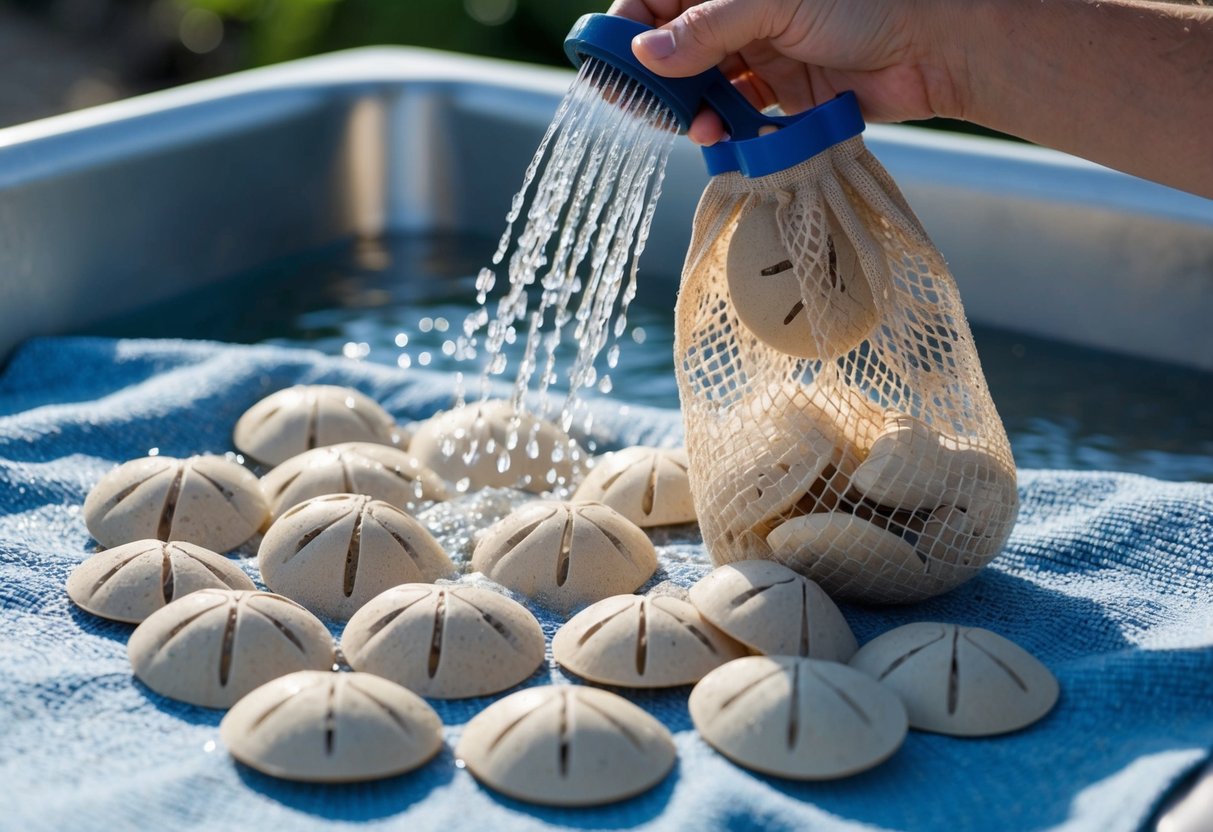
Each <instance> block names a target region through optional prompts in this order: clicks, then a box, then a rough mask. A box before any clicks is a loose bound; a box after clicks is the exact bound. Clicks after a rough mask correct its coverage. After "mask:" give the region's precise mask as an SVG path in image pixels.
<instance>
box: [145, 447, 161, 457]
mask: <svg viewBox="0 0 1213 832" xmlns="http://www.w3.org/2000/svg"><path fill="white" fill-rule="evenodd" d="M147 455H148V456H160V449H159V448H148V449H147Z"/></svg>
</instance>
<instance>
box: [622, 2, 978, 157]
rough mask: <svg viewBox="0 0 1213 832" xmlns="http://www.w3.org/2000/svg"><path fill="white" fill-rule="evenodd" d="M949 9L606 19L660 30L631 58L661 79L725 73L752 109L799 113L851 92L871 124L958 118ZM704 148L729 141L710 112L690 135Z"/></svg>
mask: <svg viewBox="0 0 1213 832" xmlns="http://www.w3.org/2000/svg"><path fill="white" fill-rule="evenodd" d="M948 9H950V7H947V6H946V2H944V1H943V0H862V1H861V0H850V2H845V0H615V2H614V4H613V5H612V6H611V9H610V13H611V14H616V15H620V16H622V17H627V18H631V19H632V20H637V21H639V22H641V23H646V24H648V25H651V26H658V27H660V28H659V29H656V30H654V31H653V32H645V33H643V34H641V35H638V36H637V37H636V38H635V39H634V40H633V41H632V50H633V52H634V53H635V55H636V57H637V58H638V59H639V60H640V61H641V63H643V64H644V65H645V66H646V67H648V68H649V69H651V70H652V71H653V72H656V73H657V74H659V75H665V76H673V77H683V76H687V75H695V74H697V73H699V72H702V71H704V70H705V69H708V68H709V67H711V66H713V65H719V67H720V69H721V71H722V72H723V73H724V74H725V76H726V77H727V78H729V80H730V81H732V82H733V85H734V86H735V87H737V89H738V90H739V91H740V92H741V93H742V94H743V95H745V97H746V98H747V99H748V100H749V101H750V103H752V104H753V105H754V106H755V107H757V108H759V109H762V108H765V107H768V106H770V105H772V104H779V105H780V106H781V107H782V109H783V110H784V112H786V113H788V114H795V113H799V112H802V111H804V110H807V109H809V108H810V107H813V106H815V105H817V104H821V103H824V102H826V101H829V100H830V99H832V98H833V97H834V96H835V95H837V94H838V93H840V92H843V91H845V90H852V91H854V92H855V95H856V97H857V98H858V99H859V103H860V107H861V109H862V110H863V114H864V117H865V118H866V119H867V120H869V121H904V120H908V119H923V118H930V117H931V116H935V115H952V114H955V113H957V112H958V111H959V103H958V102H959V96H958V93H957V84H956V81H955V78H956V77H957V73H954V72H953V70H952V69H951V68H950V66H949V60H948V59H949V58H951V55H948V54H946V53H947V52H948V50H947V49H945V48H944V46H945V45H946V43H947V41H946V40H945V39H943V38H941V37H940V36H939V32H940V30H941V29H942V28H943V27H942V26H940V22H941V21H944V20H946V16H947V11H948ZM689 135H690V137H691V139H692V140H693V141H695V142H698V143H699V144H713V143H715V142H717V141H719V140H720V139H722V138H726V135H725V132H724V126H723V124H722V123H721V121H720V117H719V116H718V115H717V114H716V113H715V112H713V111H711V110H707V109H705V110H704V111H702V112H701V113H700V114H699V115H698V116H697V117H696V118H695V121H694V123H693V124H692V125H691V129H690V131H689Z"/></svg>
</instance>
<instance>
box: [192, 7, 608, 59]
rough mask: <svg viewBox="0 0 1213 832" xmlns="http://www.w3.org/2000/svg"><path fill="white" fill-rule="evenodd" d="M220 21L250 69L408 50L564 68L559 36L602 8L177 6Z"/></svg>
mask: <svg viewBox="0 0 1213 832" xmlns="http://www.w3.org/2000/svg"><path fill="white" fill-rule="evenodd" d="M177 2H178V4H179V5H180V6H181V7H182V8H183V9H191V8H197V9H204V10H206V11H209V12H212V13H214V14H216V15H219V16H220V17H221V18H223V19H224V20H225V22H226V24H227V27H226V28H227V31H228V34H229V36H231V37H236V38H239V39H240V40H241V41H242V43H243V45H244V47H245V55H246V60H247V62H248V63H249V64H267V63H275V62H277V61H283V60H289V59H291V58H298V57H302V56H304V55H310V54H314V53H317V52H327V51H331V50H333V49H342V48H348V47H354V46H365V45H369V44H408V45H411V46H426V47H431V48H434V49H446V50H451V51H456V52H470V53H475V54H478V55H488V56H493V57H500V58H513V59H516V60H524V61H533V62H539V63H550V64H556V65H563V64H564V63H565V61H564V53H563V51H562V50H563V42H564V35H565V33H566V32H568V30H569V27H570V26H572V24H573V21H574V20H576V19H577V17H578V16H579V15H581V14H584V13H586V12H592V11H604V10H605V7H606V0H177Z"/></svg>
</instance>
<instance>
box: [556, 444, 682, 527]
mask: <svg viewBox="0 0 1213 832" xmlns="http://www.w3.org/2000/svg"><path fill="white" fill-rule="evenodd" d="M688 464H689V463H688V462H687V452H686V451H685V450H683V449H681V448H650V447H646V446H642V445H637V446H634V447H631V448H624V449H623V450H621V451H616V452H615V453H611V454H606V455H604V456H602V457H600V458H599V459H598V461H597V464H596V465H595V466H594V468H593V469H592V470H591V471H590V473H589V474H587V475H586V478H585V480H583V481H582V483H581V485H580V486H578V487H577V491H576V493H574V495H573V499H575V500H593V501H596V502H600V503H602V504H604V505H608V506H610V507H611V508H613V509H615V511H617V512H619V513H620V514H622V515H623V516H624V517H626V518H628V519H629V520H631V521H632V522H633V523H635V524H636V525H637V526H640V527H641V528H648V527H650V526H667V525H671V524H674V523H690V522H692V521H694V519H695V504H694V503H693V502H692V501H691V483H690V481H689V480H688V479H687V465H688Z"/></svg>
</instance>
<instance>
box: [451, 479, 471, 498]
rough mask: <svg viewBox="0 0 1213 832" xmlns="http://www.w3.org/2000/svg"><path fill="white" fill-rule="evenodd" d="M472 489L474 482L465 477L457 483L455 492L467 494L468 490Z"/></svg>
mask: <svg viewBox="0 0 1213 832" xmlns="http://www.w3.org/2000/svg"><path fill="white" fill-rule="evenodd" d="M471 487H472V481H471V480H470V479H468V478H467V477H464V478H463V479H461V480H459V481H458V482H456V483H455V490H456V491H458V492H459V493H460V494H464V493H466V492H467V490H468V489H469V488H471Z"/></svg>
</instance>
